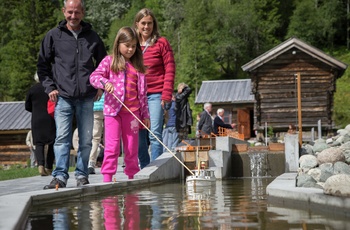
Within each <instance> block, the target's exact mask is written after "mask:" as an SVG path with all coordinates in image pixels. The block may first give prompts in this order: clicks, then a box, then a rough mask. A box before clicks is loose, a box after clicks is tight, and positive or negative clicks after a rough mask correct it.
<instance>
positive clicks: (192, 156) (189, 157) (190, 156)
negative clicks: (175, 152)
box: [183, 150, 209, 162]
mask: <svg viewBox="0 0 350 230" xmlns="http://www.w3.org/2000/svg"><path fill="white" fill-rule="evenodd" d="M196 155H197V151H184V152H183V159H184V162H196ZM198 158H199V161H209V153H208V151H203V150H199V151H198Z"/></svg>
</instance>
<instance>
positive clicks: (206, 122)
mask: <svg viewBox="0 0 350 230" xmlns="http://www.w3.org/2000/svg"><path fill="white" fill-rule="evenodd" d="M211 109H212V106H211V104H210V103H205V104H204V111H203V112H202V113H201V118H200V119H199V122H198V132H199V133H200V136H202V135H211V133H212V132H213V118H212V116H211Z"/></svg>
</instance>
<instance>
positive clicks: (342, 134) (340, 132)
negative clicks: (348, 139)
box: [337, 129, 349, 136]
mask: <svg viewBox="0 0 350 230" xmlns="http://www.w3.org/2000/svg"><path fill="white" fill-rule="evenodd" d="M348 133H349V130H346V129H338V130H337V134H338V135H339V136H345V135H346V134H348Z"/></svg>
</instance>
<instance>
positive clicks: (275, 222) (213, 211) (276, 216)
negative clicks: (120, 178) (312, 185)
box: [27, 178, 350, 230]
mask: <svg viewBox="0 0 350 230" xmlns="http://www.w3.org/2000/svg"><path fill="white" fill-rule="evenodd" d="M271 180H272V179H271V178H247V179H235V180H225V181H220V180H218V181H217V182H216V184H215V185H214V186H212V187H204V188H203V187H197V188H189V187H187V188H186V186H185V185H184V184H183V182H179V183H168V184H162V185H157V186H152V187H147V188H140V189H135V188H130V190H129V191H124V192H116V194H109V195H107V196H103V197H92V198H89V199H86V200H72V201H69V202H67V203H66V204H60V203H59V204H54V205H50V206H48V207H33V208H32V210H31V213H30V215H29V218H28V223H27V229H84V230H85V229H108V230H109V229H349V227H350V226H349V223H347V220H345V219H342V218H338V217H336V216H325V215H319V214H316V213H313V212H312V211H310V210H302V209H300V210H298V209H291V208H285V207H278V206H275V205H271V204H269V203H268V202H267V199H266V198H267V197H266V193H265V188H266V185H267V184H268V183H269V182H270V181H271ZM320 220H322V221H320ZM36 226H40V228H36Z"/></svg>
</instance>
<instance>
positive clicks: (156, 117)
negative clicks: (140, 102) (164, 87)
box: [139, 93, 164, 168]
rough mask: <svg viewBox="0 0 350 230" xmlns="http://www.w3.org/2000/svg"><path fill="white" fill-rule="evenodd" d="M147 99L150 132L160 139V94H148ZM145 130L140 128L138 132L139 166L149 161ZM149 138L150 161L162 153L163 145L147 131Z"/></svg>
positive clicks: (143, 165)
mask: <svg viewBox="0 0 350 230" xmlns="http://www.w3.org/2000/svg"><path fill="white" fill-rule="evenodd" d="M147 99H148V109H149V113H150V116H151V117H150V121H151V128H150V130H151V132H152V133H153V134H154V135H156V137H157V138H158V139H159V140H160V141H162V133H163V113H164V111H163V108H162V105H161V94H160V93H155V94H149V95H147ZM146 133H147V132H146V131H145V130H141V132H139V161H140V166H141V168H143V167H145V166H146V165H147V164H148V163H149V162H147V155H148V145H147V144H146V143H147V136H146V135H147V134H146ZM149 140H150V144H151V161H154V160H155V159H156V158H157V157H158V156H160V155H161V154H162V153H163V145H162V144H160V143H159V142H158V141H157V139H156V138H155V137H154V136H153V135H152V134H150V133H149Z"/></svg>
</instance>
